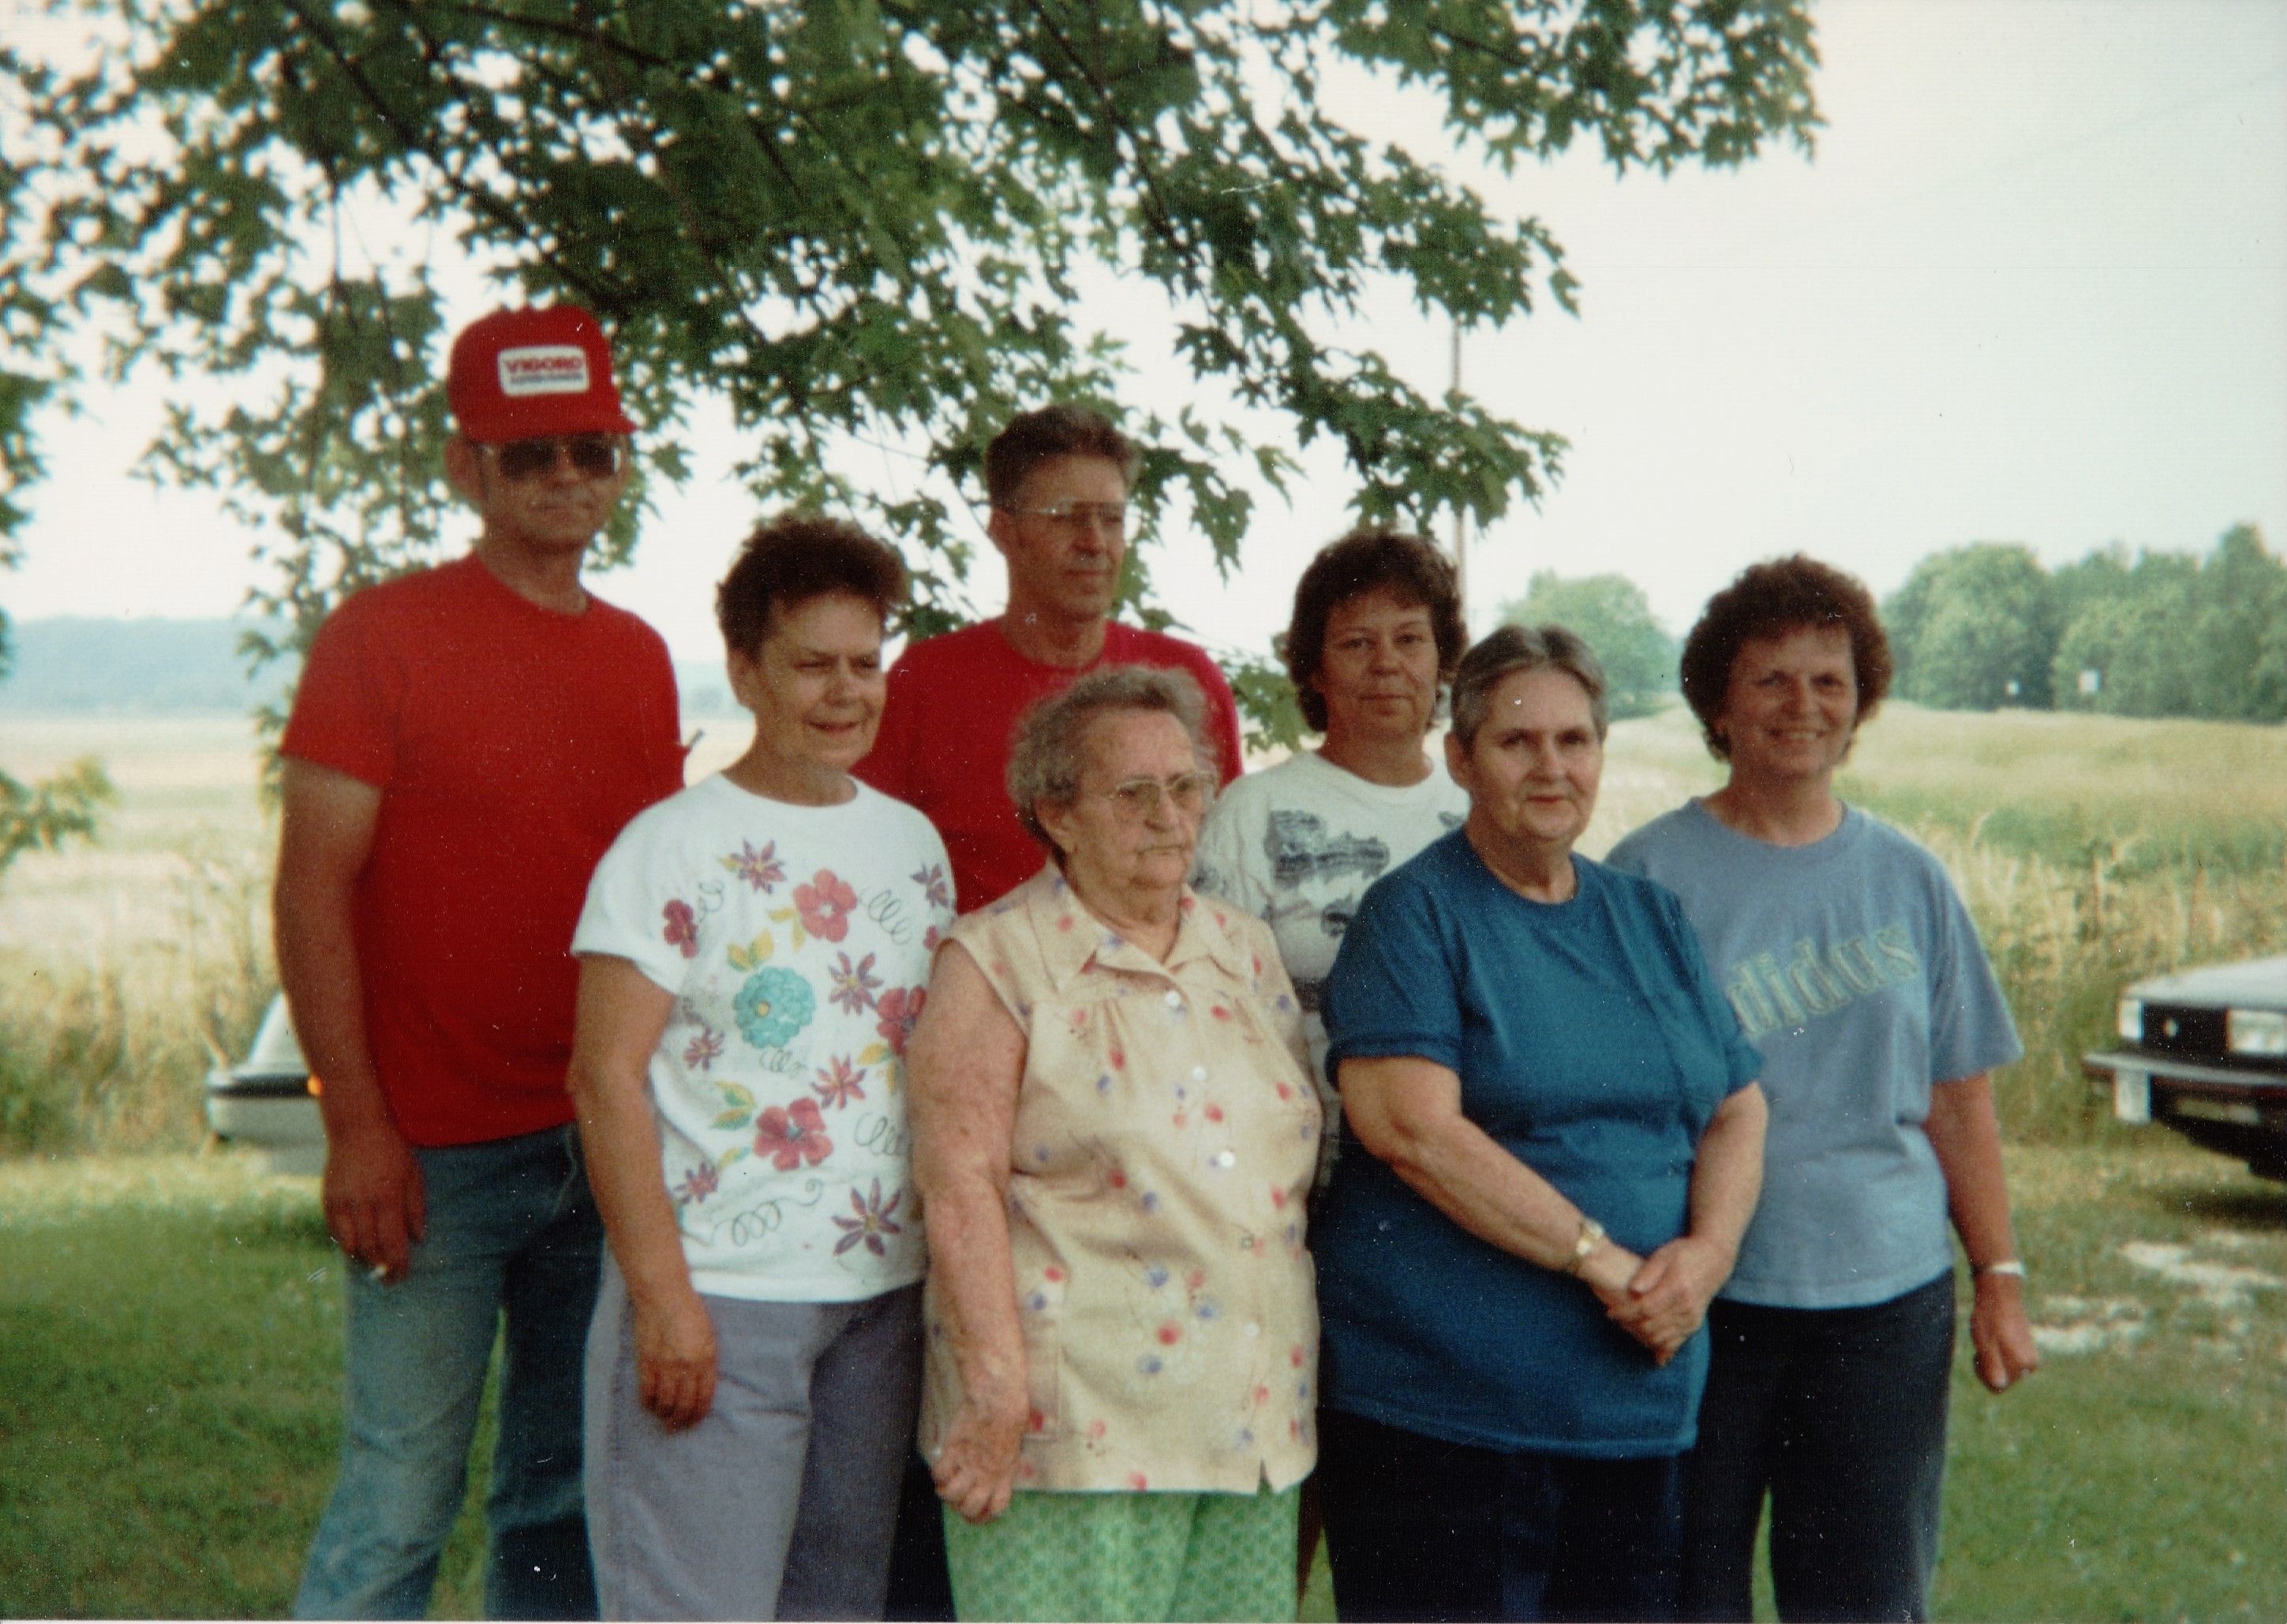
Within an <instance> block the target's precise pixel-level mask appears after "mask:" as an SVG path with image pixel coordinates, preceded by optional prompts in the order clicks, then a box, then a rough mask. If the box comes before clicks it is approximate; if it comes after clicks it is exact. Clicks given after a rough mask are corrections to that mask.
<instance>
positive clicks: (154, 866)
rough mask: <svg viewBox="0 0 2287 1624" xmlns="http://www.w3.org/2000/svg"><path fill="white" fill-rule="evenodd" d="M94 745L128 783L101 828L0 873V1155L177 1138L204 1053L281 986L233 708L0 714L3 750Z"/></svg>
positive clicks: (12, 758)
mask: <svg viewBox="0 0 2287 1624" xmlns="http://www.w3.org/2000/svg"><path fill="white" fill-rule="evenodd" d="M85 754H95V755H99V756H102V757H105V758H106V759H107V761H108V762H109V764H110V765H111V770H112V772H113V773H114V776H115V780H117V782H118V784H119V788H120V792H121V800H120V803H119V804H118V806H117V807H116V808H115V809H114V810H113V811H112V812H111V813H109V814H108V815H107V818H106V820H105V824H104V828H103V831H102V834H101V836H100V838H99V841H98V842H97V843H96V844H93V845H90V846H80V847H75V849H73V850H71V851H68V852H62V853H58V854H39V855H36V856H31V857H26V858H23V859H20V860H19V861H18V862H17V863H16V864H15V865H14V866H13V867H11V868H10V869H9V870H8V871H7V873H6V874H5V875H0V1153H12V1154H18V1155H21V1154H56V1153H68V1152H73V1151H84V1150H148V1149H179V1148H186V1147H189V1146H194V1145H198V1144H200V1143H201V1142H202V1140H203V1139H204V1137H205V1133H206V1128H205V1121H204V1116H203V1103H204V1102H203V1088H204V1080H205V1076H206V1073H207V1070H208V1068H209V1067H210V1066H213V1065H215V1064H217V1063H218V1061H220V1060H223V1059H236V1058H239V1057H241V1056H242V1055H243V1054H244V1053H245V1050H246V1045H247V1043H248V1042H249V1041H250V1040H251V1038H252V1035H253V1032H254V1027H255V1026H256V1024H257V1022H258V1021H259V1019H260V1018H261V1014H262V1010H263V1009H264V1007H265V1004H266V1003H267V1002H268V1001H269V997H270V994H271V993H272V991H273V989H274V987H275V986H276V978H275V973H274V971H273V967H272V964H271V960H270V951H269V930H268V925H267V923H266V920H265V915H266V914H267V910H268V897H269V860H270V851H271V847H272V844H273V841H274V835H273V832H272V830H271V828H270V826H269V825H268V823H267V822H266V821H265V818H264V815H263V812H262V810H261V806H260V803H259V799H258V797H257V792H256V757H255V755H254V745H253V735H252V732H251V729H250V728H249V725H248V724H247V723H246V722H245V721H244V720H243V719H241V718H237V717H191V718H170V719H168V720H167V721H164V722H154V721H145V720H135V719H96V720H88V719H83V718H68V719H66V718H56V719H46V720H28V719H23V718H9V719H8V720H7V721H6V722H5V723H4V725H0V759H5V760H6V761H7V762H8V763H9V764H10V765H11V767H12V768H18V769H28V770H30V771H32V772H40V771H44V769H45V767H46V765H47V764H48V763H50V762H51V761H53V760H58V759H68V758H71V757H76V756H80V755H85Z"/></svg>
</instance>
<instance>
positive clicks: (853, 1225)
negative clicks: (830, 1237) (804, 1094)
mask: <svg viewBox="0 0 2287 1624" xmlns="http://www.w3.org/2000/svg"><path fill="white" fill-rule="evenodd" d="M809 1104H810V1102H809V1101H808V1100H806V1099H805V1100H803V1101H800V1102H799V1105H809ZM816 1114H817V1109H816V1107H814V1106H813V1107H812V1108H811V1115H813V1116H815V1115H816ZM905 1199H906V1192H904V1191H902V1190H900V1191H898V1192H897V1194H895V1195H893V1196H891V1197H890V1201H889V1205H888V1206H886V1207H885V1206H883V1205H882V1181H881V1180H880V1179H878V1178H877V1179H875V1180H874V1193H873V1195H872V1196H871V1197H870V1198H869V1197H867V1196H862V1195H859V1193H858V1192H857V1191H856V1190H855V1189H852V1190H851V1192H850V1209H851V1211H852V1212H854V1213H856V1214H857V1215H858V1216H856V1217H854V1218H845V1217H843V1216H841V1215H840V1214H839V1213H832V1214H828V1215H827V1216H830V1217H832V1218H833V1220H834V1224H835V1228H837V1229H839V1230H841V1231H842V1239H841V1240H837V1241H835V1243H834V1255H835V1256H836V1257H839V1256H842V1255H843V1253H844V1252H847V1251H848V1250H850V1248H852V1247H856V1246H862V1247H864V1248H866V1249H867V1251H869V1252H871V1253H872V1254H873V1255H874V1256H876V1257H887V1256H889V1255H890V1248H889V1244H888V1243H887V1242H886V1241H884V1240H882V1236H884V1235H902V1234H904V1233H905V1232H906V1231H905V1226H904V1225H903V1224H898V1223H896V1222H895V1221H893V1220H892V1219H891V1217H890V1214H891V1213H894V1212H895V1211H897V1210H898V1202H900V1201H902V1200H905Z"/></svg>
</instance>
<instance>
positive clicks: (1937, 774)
mask: <svg viewBox="0 0 2287 1624" xmlns="http://www.w3.org/2000/svg"><path fill="white" fill-rule="evenodd" d="M706 734H707V736H706V739H705V741H704V742H703V743H702V744H701V746H700V750H699V751H698V752H697V753H696V757H695V758H694V761H693V763H692V772H693V774H694V776H695V775H697V774H699V773H702V772H710V771H713V770H714V769H715V768H716V767H718V766H720V765H722V764H724V762H725V761H727V760H728V759H730V758H731V757H732V756H734V755H735V754H736V753H737V751H738V749H739V748H740V746H741V745H742V744H743V742H744V741H745V730H744V728H743V726H742V725H740V722H739V721H738V720H736V719H722V718H712V719H708V721H707V722H706ZM88 754H94V755H99V756H101V757H105V758H106V759H107V762H108V764H109V766H110V770H111V772H112V775H113V777H114V779H115V780H116V781H117V782H118V784H119V787H120V791H121V796H122V799H121V803H120V804H119V806H118V807H117V808H116V809H115V812H114V814H113V816H112V817H111V819H110V820H109V822H108V824H107V829H106V832H105V836H104V839H103V842H102V844H99V846H97V847H95V848H93V849H91V850H85V851H78V852H70V853H66V854H64V855H61V856H47V855H42V856H36V857H32V858H27V859H25V860H22V861H20V862H19V863H18V864H17V865H16V867H14V868H12V869H11V870H10V871H9V872H8V873H7V875H5V876H4V877H0V1153H19V1154H20V1153H25V1152H52V1151H63V1150H70V1149H125V1148H160V1147H168V1146H173V1147H185V1146H189V1145H195V1144H197V1143H198V1142H199V1141H200V1140H201V1139H202V1137H203V1134H204V1124H203V1121H202V1115H201V1110H202V1098H201V1089H202V1081H203V1078H204V1074H205V1072H206V1069H207V1067H208V1066H210V1065H211V1064H213V1063H214V1062H215V1061H216V1059H217V1058H222V1057H227V1058H236V1057H237V1056H239V1055H241V1054H242V1053H243V1051H244V1047H245V1045H246V1043H247V1042H249V1039H250V1037H251V1034H252V1032H253V1028H254V1025H255V1023H256V1022H257V1020H258V1018H259V1017H260V1015H261V1012H262V1010H263V1007H264V1005H265V1003H266V1002H267V1001H268V998H269V995H270V992H271V990H272V988H273V986H274V972H273V968H272V965H271V961H270V956H269V931H268V925H267V922H266V908H267V899H268V879H269V863H270V860H271V854H272V851H273V846H274V844H275V839H276V835H275V829H274V827H273V825H272V824H271V823H270V822H269V821H268V820H266V819H265V815H264V813H263V811H262V809H261V806H260V804H259V801H258V798H257V792H256V782H257V776H256V756H255V753H254V739H253V734H252V731H251V729H250V728H249V726H248V725H247V724H245V723H244V722H243V721H241V720H240V719H239V718H235V717H211V718H193V719H187V720H183V719H170V720H168V721H166V722H163V723H158V722H140V721H132V720H94V721H89V720H85V719H78V718H74V719H69V720H65V719H57V720H53V721H44V722H30V721H25V720H21V719H9V720H7V721H4V722H0V761H5V762H6V763H7V764H9V766H10V768H11V770H12V771H15V772H19V773H20V774H22V773H25V772H32V773H36V772H40V771H42V770H44V768H45V767H46V766H48V765H49V764H52V763H57V762H62V761H67V760H71V759H74V758H75V757H79V756H82V755H88ZM1721 777H1722V770H1721V767H1720V766H1718V765H1717V764H1715V763H1714V762H1713V761H1711V760H1710V759H1709V758H1708V757H1707V755H1706V753H1705V749H1703V748H1702V746H1701V744H1700V742H1699V738H1698V732H1697V727H1696V726H1695V725H1693V723H1692V722H1691V719H1690V717H1689V715H1688V714H1687V713H1685V712H1684V711H1682V709H1671V710H1669V711H1667V712H1666V713H1664V714H1663V715H1661V716H1658V717H1650V718H1647V719H1645V720H1643V721H1639V722H1629V723H1623V724H1621V725H1619V726H1618V727H1616V728H1614V729H1613V731H1612V738H1611V742H1610V749H1609V750H1608V753H1607V762H1606V767H1605V774H1604V789H1603V795H1602V800H1601V803H1600V804H1599V807H1598V812H1597V816H1596V820H1595V824H1594V826H1592V828H1590V830H1589V832H1588V835H1587V837H1586V838H1585V839H1584V840H1583V841H1582V843H1581V846H1582V849H1583V850H1584V851H1586V852H1588V853H1589V854H1591V855H1600V854H1602V852H1604V851H1605V850H1607V849H1608V848H1609V847H1610V844H1612V842H1613V841H1615V840H1617V839H1618V837H1619V836H1621V835H1623V834H1625V833H1626V832H1627V830H1629V829H1631V828H1635V827H1636V826H1637V825H1639V824H1641V823H1642V822H1643V821H1644V820H1647V819H1649V818H1651V817H1653V816H1655V815H1657V814H1658V813H1659V812H1665V811H1666V810H1667V809H1669V808H1670V807H1673V806H1674V805H1675V804H1678V803H1679V802H1681V801H1682V800H1683V799H1684V798H1685V797H1687V796H1691V795H1697V794H1702V793H1705V791H1706V790H1708V789H1711V788H1714V787H1715V786H1716V785H1717V784H1718V783H1720V782H1721ZM1840 788H1841V790H1842V793H1843V794H1844V795H1845V796H1846V797H1848V799H1850V800H1852V801H1854V802H1856V803H1857V804H1860V805H1863V806H1864V807H1866V808H1867V809H1868V810H1870V811H1872V812H1876V813H1877V814H1879V815H1880V816H1883V817H1885V818H1887V819H1888V820H1891V821H1892V822H1894V823H1895V824H1897V825H1898V826H1899V827H1901V828H1903V829H1905V830H1906V831H1907V832H1908V833H1909V834H1911V835H1912V836H1915V837H1916V838H1917V839H1919V840H1920V841H1922V842H1923V844H1926V845H1927V846H1929V847H1930V848H1931V849H1932V850H1933V851H1934V852H1936V853H1937V855H1938V856H1939V857H1940V858H1941V859H1943V860H1944V862H1945V863H1946V865H1947V866H1948V867H1949V868H1950V869H1951V871H1952V873H1953V875H1954V877H1955V880H1956V883H1958V884H1959V886H1960V888H1961V891H1962V894H1963V896H1964V897H1965V898H1966V899H1967V901H1968V904H1969V907H1970V910H1971V912H1972V914H1973V915H1974V916H1975V918H1976V920H1977V923H1978V926H1979V929H1980V931H1982V933H1983V936H1984V939H1985V942H1986V946H1987V948H1988V950H1989V951H1990V953H1991V955H1992V956H1993V960H1994V963H1995V966H1996V968H1997V969H1998V971H1999V973H2000V976H2001V980H2002V986H2003V987H2004V989H2005V991H2006V993H2007V994H2008V997H2009V1002H2010V1007H2011V1008H2012V1010H2014V1012H2015V1014H2016V1018H2017V1023H2018V1027H2019V1030H2020V1032H2021V1033H2022V1036H2023V1038H2024V1042H2025V1050H2026V1058H2024V1059H2023V1060H2022V1061H2021V1062H2019V1063H2018V1064H2016V1065H2014V1066H2010V1067H2008V1068H2006V1070H2005V1071H2004V1072H2003V1073H2001V1074H2000V1075H1999V1076H1998V1078H1997V1079H1996V1088H1997V1096H1998V1100H1999V1103H2000V1107H2001V1112H2002V1120H2003V1125H2004V1127H2005V1129H2006V1130H2007V1131H2008V1133H2009V1134H2010V1136H2011V1137H2013V1138H2015V1139H2018V1140H2021V1141H2046V1142H2051V1143H2058V1142H2072V1141H2077V1140H2081V1139H2086V1138H2089V1137H2094V1136H2097V1135H2100V1134H2101V1133H2103V1132H2105V1131H2107V1130H2106V1129H2105V1125H2104V1124H2105V1116H2104V1113H2103V1112H2102V1111H2101V1109H2098V1108H2096V1107H2094V1106H2093V1105H2091V1103H2090V1101H2089V1097H2088V1089H2087V1085H2086V1083H2085V1081H2083V1079H2082V1075H2081V1071H2080V1055H2081V1054H2082V1052H2083V1051H2084V1050H2088V1049H2092V1048H2096V1047H2100V1046H2102V1045H2105V1044H2107V1043H2109V1041H2110V1034H2111V1031H2112V1021H2113V1007H2114V1002H2115V1000H2116V999H2117V996H2118V994H2119V990H2120V988H2121V986H2123V985H2124V984H2125V983H2126V982H2128V981H2130V980H2132V979H2134V978H2137V977H2139V976H2143V975H2149V974H2151V973H2154V972H2156V971H2160V970H2172V969H2175V968H2179V967H2181V966H2184V965H2188V964H2194V963H2202V962H2205V961H2212V960H2218V959H2228V958H2241V957H2247V956H2251V955H2256V954H2260V953H2276V952H2287V866H2283V856H2287V816H2283V812H2282V809H2287V729H2283V728H2276V727H2271V728H2263V727H2250V726H2241V725H2230V724H2222V723H2173V722H2137V721H2124V720H2121V719H2119V718H2116V717H2088V716H2057V715H2048V714H2033V713H2004V714H2001V715H1998V716H1963V715H1957V714H1951V713H1947V712H1940V711H1925V710H1921V709H1917V708H1915V707H1913V706H1910V705H1894V706H1891V707H1889V708H1887V709H1885V710H1884V711H1883V713H1882V714H1881V715H1880V716H1879V717H1877V718H1876V720H1875V721H1873V722H1872V723H1871V724H1870V725H1868V726H1867V728H1866V730H1865V732H1864V735H1863V736H1862V738H1861V739H1860V741H1859V744H1858V748H1857V750H1856V754H1855V756H1854V757H1853V759H1852V761H1851V763H1850V764H1849V766H1848V769H1847V770H1846V772H1845V773H1844V775H1843V777H1842V780H1841V781H1840Z"/></svg>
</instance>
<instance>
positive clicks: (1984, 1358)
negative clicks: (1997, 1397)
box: [1969, 1274, 2041, 1393]
mask: <svg viewBox="0 0 2287 1624" xmlns="http://www.w3.org/2000/svg"><path fill="white" fill-rule="evenodd" d="M1969 1343H1970V1346H1971V1348H1972V1349H1973V1350H1974V1351H1975V1353H1976V1356H1977V1379H1978V1380H1979V1381H1981V1382H1984V1383H1985V1385H1986V1386H1987V1387H1988V1388H1990V1389H1991V1390H1993V1391H1994V1392H1997V1393H1999V1392H2006V1391H2007V1390H2009V1388H2010V1387H2011V1386H2012V1385H2013V1384H2014V1382H2016V1380H2017V1379H2018V1378H2019V1377H2020V1376H2028V1375H2030V1374H2032V1373H2033V1372H2035V1371H2036V1370H2038V1369H2039V1368H2040V1367H2041V1351H2040V1350H2039V1349H2038V1348H2037V1347H2035V1346H2034V1345H2033V1327H2032V1322H2031V1321H2030V1320H2029V1319H2026V1317H2025V1282H2024V1281H2023V1280H2022V1279H2018V1278H2017V1277H2016V1276H2015V1275H2014V1274H1981V1275H1979V1276H1978V1277H1977V1301H1976V1303H1975V1304H1974V1306H1973V1307H1972V1308H1971V1309H1970V1311H1969Z"/></svg>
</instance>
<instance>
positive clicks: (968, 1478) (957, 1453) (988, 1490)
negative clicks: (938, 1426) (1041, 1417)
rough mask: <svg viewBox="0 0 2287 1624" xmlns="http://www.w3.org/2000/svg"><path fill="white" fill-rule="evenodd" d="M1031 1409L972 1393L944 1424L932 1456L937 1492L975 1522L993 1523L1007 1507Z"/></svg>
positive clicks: (931, 1472)
mask: <svg viewBox="0 0 2287 1624" xmlns="http://www.w3.org/2000/svg"><path fill="white" fill-rule="evenodd" d="M1030 1415H1031V1411H1030V1409H1029V1407H1028V1406H1026V1405H1025V1401H1024V1400H1023V1399H1022V1398H1018V1399H1017V1402H1016V1403H1014V1404H1013V1405H1012V1404H1009V1403H1005V1402H1003V1403H998V1404H992V1405H986V1404H981V1403H979V1402H978V1400H977V1395H975V1394H974V1393H971V1394H969V1395H968V1396H967V1397H965V1398H962V1399H961V1407H960V1408H959V1409H957V1410H955V1411H954V1413H953V1421H952V1422H951V1424H950V1425H948V1426H947V1427H946V1430H945V1440H944V1443H943V1445H942V1446H940V1447H939V1448H938V1452H937V1454H936V1457H935V1458H934V1459H932V1460H931V1461H930V1476H931V1477H935V1478H936V1479H937V1493H938V1499H940V1500H942V1501H945V1503H946V1505H948V1506H951V1507H952V1508H953V1509H954V1510H955V1511H958V1512H959V1513H961V1516H962V1517H965V1518H966V1519H968V1520H969V1522H972V1523H989V1522H991V1521H992V1520H993V1518H994V1517H998V1516H1000V1515H1001V1513H1002V1512H1003V1511H1006V1510H1007V1509H1009V1494H1010V1493H1012V1492H1014V1490H1015V1488H1016V1486H1017V1446H1019V1445H1020V1444H1022V1443H1023V1442H1024V1438H1025V1422H1026V1421H1027V1420H1028V1419H1030Z"/></svg>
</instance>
